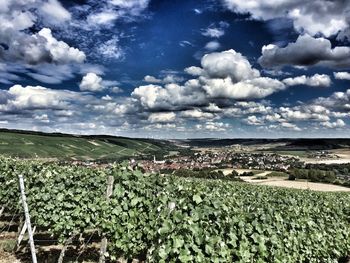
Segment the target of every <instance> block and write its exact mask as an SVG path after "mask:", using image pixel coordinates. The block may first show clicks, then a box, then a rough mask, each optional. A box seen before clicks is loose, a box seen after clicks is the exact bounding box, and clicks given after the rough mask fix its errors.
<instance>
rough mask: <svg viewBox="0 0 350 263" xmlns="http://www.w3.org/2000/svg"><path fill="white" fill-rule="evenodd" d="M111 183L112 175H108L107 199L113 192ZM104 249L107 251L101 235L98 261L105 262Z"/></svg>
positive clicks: (105, 239)
mask: <svg viewBox="0 0 350 263" xmlns="http://www.w3.org/2000/svg"><path fill="white" fill-rule="evenodd" d="M113 183H114V177H113V176H108V179H107V193H106V198H107V201H108V200H109V198H110V196H111V195H112V193H113ZM106 251H107V238H106V237H103V238H102V241H101V248H100V259H99V261H98V262H99V263H105V262H106V256H105V254H106Z"/></svg>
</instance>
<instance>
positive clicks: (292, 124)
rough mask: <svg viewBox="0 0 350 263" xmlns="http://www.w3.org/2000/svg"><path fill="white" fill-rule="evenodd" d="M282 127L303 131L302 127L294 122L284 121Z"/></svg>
mask: <svg viewBox="0 0 350 263" xmlns="http://www.w3.org/2000/svg"><path fill="white" fill-rule="evenodd" d="M281 127H283V128H287V129H291V130H293V131H301V129H300V128H299V127H298V126H297V125H296V124H294V123H289V122H282V123H281Z"/></svg>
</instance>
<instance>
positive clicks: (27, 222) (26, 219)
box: [18, 174, 37, 263]
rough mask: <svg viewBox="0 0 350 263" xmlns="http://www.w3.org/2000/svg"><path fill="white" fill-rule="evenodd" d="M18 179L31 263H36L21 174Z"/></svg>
mask: <svg viewBox="0 0 350 263" xmlns="http://www.w3.org/2000/svg"><path fill="white" fill-rule="evenodd" d="M18 178H19V187H20V189H21V198H22V205H23V209H24V216H25V222H26V224H27V229H28V236H29V244H30V251H31V253H32V261H33V263H37V260H36V254H35V245H34V239H33V232H32V226H31V224H30V215H29V209H28V204H27V198H26V194H25V188H24V180H23V176H22V175H21V174H20V175H18Z"/></svg>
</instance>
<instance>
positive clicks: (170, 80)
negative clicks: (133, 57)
mask: <svg viewBox="0 0 350 263" xmlns="http://www.w3.org/2000/svg"><path fill="white" fill-rule="evenodd" d="M143 80H144V81H145V82H148V83H163V84H167V83H178V82H181V81H183V80H184V78H182V77H179V76H176V75H173V74H168V75H166V76H165V77H164V78H163V79H158V78H156V77H154V76H150V75H146V76H145V77H144V78H143Z"/></svg>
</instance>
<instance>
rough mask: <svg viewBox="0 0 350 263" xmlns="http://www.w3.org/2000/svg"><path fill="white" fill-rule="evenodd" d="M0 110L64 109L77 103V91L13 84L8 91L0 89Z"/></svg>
mask: <svg viewBox="0 0 350 263" xmlns="http://www.w3.org/2000/svg"><path fill="white" fill-rule="evenodd" d="M4 96H5V98H6V99H5V100H3V101H1V102H0V111H23V110H29V109H30V110H35V109H57V110H58V109H66V108H68V107H69V105H70V104H71V103H72V102H75V103H77V101H78V100H79V95H78V93H77V92H72V91H67V90H53V89H48V88H45V87H41V86H26V87H23V86H21V85H14V86H12V87H11V88H10V89H9V90H8V91H1V95H0V97H4Z"/></svg>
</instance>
